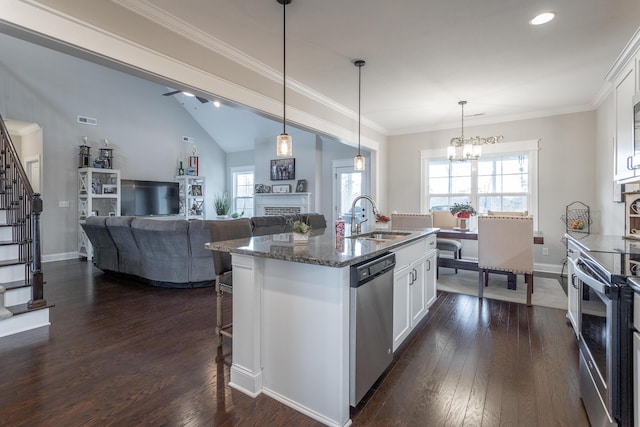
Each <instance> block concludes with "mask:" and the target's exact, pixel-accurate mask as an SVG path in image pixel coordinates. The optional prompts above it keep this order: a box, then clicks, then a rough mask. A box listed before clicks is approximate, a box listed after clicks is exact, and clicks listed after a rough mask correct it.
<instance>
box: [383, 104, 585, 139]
mask: <svg viewBox="0 0 640 427" xmlns="http://www.w3.org/2000/svg"><path fill="white" fill-rule="evenodd" d="M595 109H596V108H595V107H594V106H593V105H591V104H586V105H576V106H572V107H567V108H558V109H552V110H540V111H533V112H530V113H520V114H506V115H501V116H493V117H491V118H486V119H479V120H473V121H468V120H465V121H464V125H465V129H466V128H467V127H471V126H483V125H493V124H500V123H508V122H515V121H519V120H530V119H539V118H542V117H553V116H561V115H564V114H574V113H583V112H585V111H593V110H595ZM459 128H460V122H455V123H454V122H450V123H442V124H439V125H435V126H426V127H421V128H407V129H400V130H398V131H396V132H393V133H391V134H389V135H388V136H401V135H411V134H416V133H423V132H434V131H439V130H449V129H459Z"/></svg>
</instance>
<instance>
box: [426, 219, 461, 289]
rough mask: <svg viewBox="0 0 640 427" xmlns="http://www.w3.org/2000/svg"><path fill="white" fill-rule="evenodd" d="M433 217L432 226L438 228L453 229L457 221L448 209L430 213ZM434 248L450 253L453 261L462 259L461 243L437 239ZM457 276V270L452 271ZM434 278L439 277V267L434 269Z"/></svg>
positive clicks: (454, 240) (453, 240)
mask: <svg viewBox="0 0 640 427" xmlns="http://www.w3.org/2000/svg"><path fill="white" fill-rule="evenodd" d="M431 215H432V216H433V226H434V227H438V228H455V227H457V225H458V220H457V218H456V217H455V216H453V215H452V214H451V212H449V209H447V210H442V211H431ZM436 247H437V248H438V249H439V250H441V251H447V252H451V253H452V254H453V258H454V259H460V258H462V242H461V241H460V240H456V239H444V238H441V237H438V238H437V239H436ZM454 271H455V273H456V274H458V269H457V268H456V269H454ZM436 277H440V267H438V268H437V269H436Z"/></svg>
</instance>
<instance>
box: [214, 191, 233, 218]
mask: <svg viewBox="0 0 640 427" xmlns="http://www.w3.org/2000/svg"><path fill="white" fill-rule="evenodd" d="M213 206H214V207H215V208H216V215H218V217H219V218H226V217H227V215H228V214H229V210H230V209H231V197H229V194H227V193H226V192H224V193H220V194H218V193H216V194H215V195H214V197H213Z"/></svg>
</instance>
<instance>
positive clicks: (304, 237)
mask: <svg viewBox="0 0 640 427" xmlns="http://www.w3.org/2000/svg"><path fill="white" fill-rule="evenodd" d="M291 231H292V232H293V242H294V243H304V242H307V241H308V240H309V232H310V231H311V226H310V225H309V224H305V223H304V222H302V221H295V222H294V223H293V224H292V226H291Z"/></svg>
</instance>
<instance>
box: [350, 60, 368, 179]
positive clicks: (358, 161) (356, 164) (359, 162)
mask: <svg viewBox="0 0 640 427" xmlns="http://www.w3.org/2000/svg"><path fill="white" fill-rule="evenodd" d="M364 64H366V62H364V61H363V60H362V59H356V60H355V61H353V65H355V66H356V67H358V155H357V156H355V157H354V158H353V169H354V170H357V171H363V170H364V157H362V154H360V98H361V96H360V95H361V92H362V67H364Z"/></svg>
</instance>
